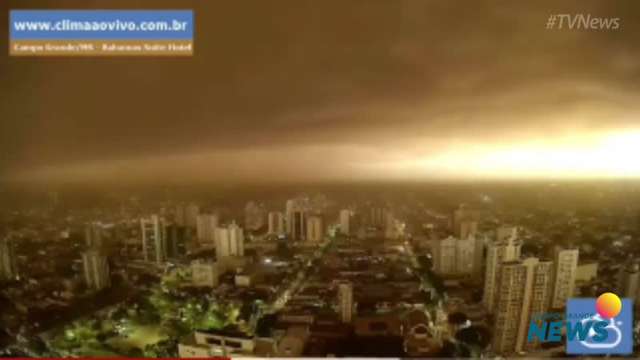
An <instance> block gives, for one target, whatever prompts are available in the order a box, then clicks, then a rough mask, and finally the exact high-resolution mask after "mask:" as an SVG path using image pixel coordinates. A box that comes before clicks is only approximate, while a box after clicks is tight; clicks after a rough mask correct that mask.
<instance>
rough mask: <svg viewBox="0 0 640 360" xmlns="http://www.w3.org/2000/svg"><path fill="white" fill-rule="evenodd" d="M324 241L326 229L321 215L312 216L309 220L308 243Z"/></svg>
mask: <svg viewBox="0 0 640 360" xmlns="http://www.w3.org/2000/svg"><path fill="white" fill-rule="evenodd" d="M323 239H324V228H323V224H322V217H321V216H320V215H311V216H309V217H308V218H307V241H309V242H316V243H317V242H322V240H323Z"/></svg>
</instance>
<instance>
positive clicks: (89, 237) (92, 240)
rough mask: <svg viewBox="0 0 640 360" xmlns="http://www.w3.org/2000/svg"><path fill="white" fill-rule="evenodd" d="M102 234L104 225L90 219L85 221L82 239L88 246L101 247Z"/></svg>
mask: <svg viewBox="0 0 640 360" xmlns="http://www.w3.org/2000/svg"><path fill="white" fill-rule="evenodd" d="M103 234H104V226H103V225H102V223H100V222H97V221H92V222H90V223H87V224H86V225H85V228H84V239H85V243H86V244H87V247H88V248H92V249H99V248H101V247H102V245H103V244H102V237H103Z"/></svg>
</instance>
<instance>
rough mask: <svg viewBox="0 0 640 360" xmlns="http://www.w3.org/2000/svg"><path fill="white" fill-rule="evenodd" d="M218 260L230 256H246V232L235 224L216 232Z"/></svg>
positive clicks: (220, 228)
mask: <svg viewBox="0 0 640 360" xmlns="http://www.w3.org/2000/svg"><path fill="white" fill-rule="evenodd" d="M216 255H217V257H218V260H220V259H221V258H224V257H228V256H244V231H243V230H242V228H241V227H239V226H238V225H237V224H236V223H235V222H233V223H231V224H229V225H227V226H226V227H219V228H218V229H217V230H216Z"/></svg>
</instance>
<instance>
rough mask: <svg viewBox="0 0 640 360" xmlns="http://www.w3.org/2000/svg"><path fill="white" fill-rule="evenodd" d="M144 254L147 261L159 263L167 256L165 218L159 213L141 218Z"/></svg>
mask: <svg viewBox="0 0 640 360" xmlns="http://www.w3.org/2000/svg"><path fill="white" fill-rule="evenodd" d="M140 228H141V234H142V255H143V258H144V260H145V261H154V262H156V263H158V264H160V263H162V262H164V261H165V260H166V258H167V242H166V240H167V238H166V228H165V221H164V219H162V218H160V217H159V216H158V215H152V216H150V217H149V218H143V219H140Z"/></svg>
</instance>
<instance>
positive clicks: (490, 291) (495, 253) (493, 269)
mask: <svg viewBox="0 0 640 360" xmlns="http://www.w3.org/2000/svg"><path fill="white" fill-rule="evenodd" d="M521 247H522V242H521V241H520V240H519V239H518V228H516V227H510V226H503V227H500V228H498V229H497V230H496V234H495V239H493V240H492V241H490V243H489V244H488V247H487V260H486V268H485V277H484V293H483V298H482V302H483V304H484V306H485V308H486V309H487V311H488V312H490V313H491V312H493V305H494V302H495V297H496V290H497V284H496V282H497V279H496V278H497V276H498V271H499V269H500V265H501V264H502V263H503V262H507V261H514V260H518V259H519V258H520V249H521Z"/></svg>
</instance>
